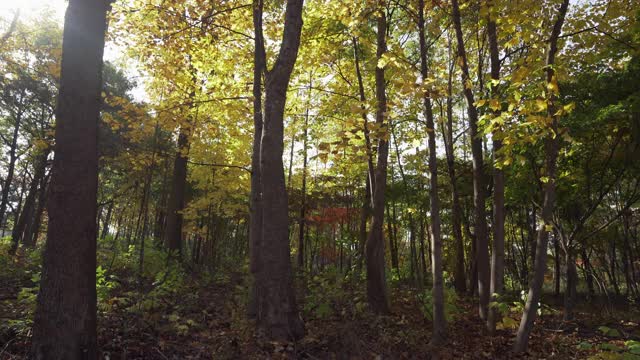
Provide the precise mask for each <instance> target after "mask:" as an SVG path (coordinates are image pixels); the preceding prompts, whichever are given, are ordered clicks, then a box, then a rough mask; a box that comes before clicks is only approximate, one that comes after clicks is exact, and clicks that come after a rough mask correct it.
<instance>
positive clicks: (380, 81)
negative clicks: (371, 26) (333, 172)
mask: <svg viewBox="0 0 640 360" xmlns="http://www.w3.org/2000/svg"><path fill="white" fill-rule="evenodd" d="M384 5H385V2H384V1H379V2H378V8H377V11H376V13H377V26H378V28H377V50H376V57H377V60H378V65H377V66H376V70H375V77H376V124H377V125H378V126H379V127H380V129H381V130H382V131H384V132H385V134H386V131H387V129H386V128H387V126H388V125H387V124H386V123H385V119H386V118H387V111H388V109H387V95H386V85H385V78H384V65H382V64H381V63H380V60H381V59H382V57H383V56H384V54H385V53H386V52H387V41H386V37H387V18H386V14H385V11H386V9H385V6H384ZM385 136H386V135H383V136H382V137H380V138H379V139H378V160H377V164H376V169H375V177H374V178H375V181H374V184H375V185H374V188H373V197H372V199H373V220H372V223H371V230H370V231H369V238H368V239H367V244H366V256H365V258H366V261H367V299H368V300H369V306H371V309H372V310H373V311H374V312H376V313H380V314H388V313H389V312H390V310H389V297H388V294H387V280H386V275H385V263H384V234H383V231H382V226H383V224H384V208H385V206H384V205H385V192H386V187H387V163H388V157H389V141H388V140H387V139H386V138H385Z"/></svg>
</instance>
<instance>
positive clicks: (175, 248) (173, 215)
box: [165, 125, 191, 255]
mask: <svg viewBox="0 0 640 360" xmlns="http://www.w3.org/2000/svg"><path fill="white" fill-rule="evenodd" d="M190 132H191V129H190V128H188V127H187V126H184V125H183V126H181V127H180V133H179V134H178V151H177V153H176V158H175V160H174V163H173V182H172V184H171V193H170V194H169V204H168V209H167V225H166V226H167V228H166V231H165V246H166V247H167V250H169V251H172V252H173V253H174V254H178V255H181V254H182V210H183V209H184V193H185V189H186V186H187V162H188V161H189V155H188V152H189V136H190Z"/></svg>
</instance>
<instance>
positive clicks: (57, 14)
mask: <svg viewBox="0 0 640 360" xmlns="http://www.w3.org/2000/svg"><path fill="white" fill-rule="evenodd" d="M66 9H67V1H66V0H0V17H2V18H3V19H11V18H13V15H14V14H15V12H16V11H20V18H21V19H33V18H36V17H38V16H39V15H40V14H42V12H43V11H44V10H50V11H51V12H52V16H53V17H54V18H55V19H56V20H58V21H59V22H60V23H62V22H63V21H64V12H65V10H66Z"/></svg>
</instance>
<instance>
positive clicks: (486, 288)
mask: <svg viewBox="0 0 640 360" xmlns="http://www.w3.org/2000/svg"><path fill="white" fill-rule="evenodd" d="M452 6H453V24H454V27H455V30H456V39H457V41H458V58H459V61H460V68H461V70H462V77H461V80H462V87H463V89H464V91H463V92H464V96H465V98H466V100H467V113H468V116H469V136H470V137H471V153H472V160H473V161H472V162H473V205H474V215H475V216H474V218H475V226H474V234H475V236H476V253H475V255H476V261H477V264H478V295H479V296H480V304H479V305H480V306H479V314H480V318H481V319H482V320H486V319H487V316H488V310H489V299H490V295H491V293H490V284H489V282H490V273H489V248H488V246H489V240H488V238H487V218H486V210H485V198H486V189H485V180H484V160H483V158H482V133H481V132H479V131H478V109H476V106H475V100H474V97H473V92H472V91H471V88H472V84H471V77H470V76H469V65H468V61H467V53H466V51H465V46H464V35H463V33H462V24H461V20H460V8H459V6H458V0H452Z"/></svg>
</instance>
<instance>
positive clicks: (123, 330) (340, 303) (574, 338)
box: [0, 272, 640, 360]
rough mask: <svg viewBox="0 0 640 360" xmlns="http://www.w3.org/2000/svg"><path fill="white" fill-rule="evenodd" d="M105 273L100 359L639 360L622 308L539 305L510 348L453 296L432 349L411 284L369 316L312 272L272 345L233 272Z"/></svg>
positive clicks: (13, 338) (18, 286) (18, 321)
mask: <svg viewBox="0 0 640 360" xmlns="http://www.w3.org/2000/svg"><path fill="white" fill-rule="evenodd" d="M17 273H18V272H13V273H2V274H0V320H1V322H0V359H22V358H24V356H25V354H26V351H27V349H28V347H29V335H30V330H29V325H30V322H29V320H28V318H29V317H30V316H31V315H30V314H31V312H32V311H33V302H34V301H33V300H34V296H33V290H32V287H33V285H34V284H33V283H32V282H31V280H30V278H29V277H28V273H20V274H19V275H20V276H18V277H16V275H17ZM113 279H118V280H114V281H109V282H107V284H108V286H107V287H105V286H101V287H99V289H98V290H99V291H98V293H99V297H100V296H101V291H103V290H105V289H106V291H105V292H104V293H102V298H103V299H104V300H102V301H100V303H99V328H98V332H99V344H100V350H101V353H102V354H103V358H104V359H163V360H166V359H267V358H273V359H430V358H432V359H515V358H526V359H587V358H591V359H618V358H619V359H636V360H637V359H640V357H637V358H636V357H635V355H634V354H632V353H631V352H625V350H624V349H625V346H626V345H625V342H626V344H627V345H628V344H629V340H636V341H637V340H640V327H639V326H638V322H639V320H640V315H639V314H638V311H635V312H634V311H628V309H626V310H625V309H622V310H621V311H624V312H620V311H614V312H613V314H611V313H610V312H609V311H604V310H605V309H604V308H599V307H596V306H593V305H591V306H590V307H585V308H582V307H580V308H579V309H578V310H579V311H578V313H577V317H576V319H577V320H576V321H574V322H571V323H565V322H562V314H561V312H559V311H547V312H546V313H544V314H543V316H542V318H541V320H539V321H537V323H536V326H535V329H534V331H533V333H532V335H531V341H530V346H529V352H528V353H527V354H525V355H520V356H516V355H515V354H513V353H512V352H511V351H510V349H511V345H512V342H513V339H514V334H515V329H513V328H508V329H503V330H498V331H497V332H496V334H495V335H493V336H489V335H487V334H486V333H485V331H484V327H483V323H482V322H481V321H480V320H479V318H478V315H477V308H476V306H475V301H474V299H473V298H471V297H463V298H459V299H456V300H455V307H454V308H453V310H452V311H450V312H451V318H450V320H449V325H448V335H449V336H448V343H447V344H446V345H445V346H442V347H440V348H438V349H432V348H430V347H429V345H428V344H429V339H430V328H431V326H430V322H429V321H428V320H426V319H425V315H424V314H423V312H422V311H421V308H422V306H423V305H422V303H421V302H420V300H419V298H418V297H417V296H416V295H415V291H414V290H412V289H409V288H407V287H404V286H400V285H396V286H391V290H390V298H391V301H392V314H391V315H389V316H376V315H373V314H371V313H370V312H369V311H368V310H367V309H366V303H365V302H364V291H363V289H361V287H362V284H363V283H362V282H355V281H351V282H350V281H344V282H341V283H340V284H338V285H335V284H334V285H329V281H330V280H331V279H327V278H322V277H319V276H315V277H313V278H312V279H309V280H308V281H307V282H306V286H301V281H299V282H298V288H305V289H306V290H305V291H306V296H302V295H303V294H302V293H300V294H299V297H298V298H299V299H301V301H300V303H301V304H300V305H301V308H302V309H303V311H302V314H303V317H304V320H305V325H306V332H307V335H306V336H305V337H304V338H303V339H302V340H300V341H299V342H297V343H275V342H269V341H264V340H263V339H262V338H261V337H260V335H256V333H255V331H254V326H255V324H254V323H253V322H252V321H249V320H246V316H245V310H244V309H245V308H246V290H245V289H246V288H247V285H248V284H247V279H248V277H247V276H245V275H243V274H242V273H237V272H236V273H231V274H229V275H225V276H216V277H205V276H196V277H195V278H193V277H192V275H190V276H189V280H188V281H183V282H181V283H180V284H179V285H178V284H176V283H173V284H172V283H171V282H172V281H173V280H172V279H173V277H171V276H168V277H167V276H165V277H164V278H162V279H160V281H156V283H155V284H152V283H151V282H145V283H143V284H142V285H140V283H139V281H138V279H137V277H135V276H131V275H129V274H126V273H120V274H118V276H117V277H115V276H114V277H113ZM102 285H104V283H103V284H102ZM140 288H142V289H143V291H140V290H137V289H140ZM159 288H164V289H165V290H164V291H158V289H159ZM30 294H31V295H30ZM603 326H606V327H605V328H603ZM599 328H600V329H599ZM603 329H604V331H603ZM605 344H608V345H605ZM605 350H606V351H605Z"/></svg>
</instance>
